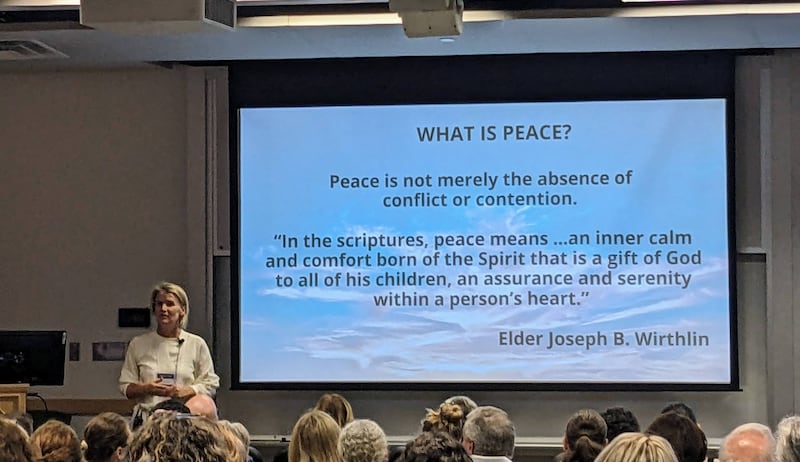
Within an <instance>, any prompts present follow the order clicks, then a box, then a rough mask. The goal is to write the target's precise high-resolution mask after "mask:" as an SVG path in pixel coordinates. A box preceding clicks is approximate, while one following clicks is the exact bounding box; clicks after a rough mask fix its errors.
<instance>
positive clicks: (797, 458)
mask: <svg viewBox="0 0 800 462" xmlns="http://www.w3.org/2000/svg"><path fill="white" fill-rule="evenodd" d="M775 444H776V448H775V459H776V460H777V461H778V462H800V416H796V415H792V416H788V417H784V418H783V419H781V421H780V422H779V423H778V426H777V427H776V428H775Z"/></svg>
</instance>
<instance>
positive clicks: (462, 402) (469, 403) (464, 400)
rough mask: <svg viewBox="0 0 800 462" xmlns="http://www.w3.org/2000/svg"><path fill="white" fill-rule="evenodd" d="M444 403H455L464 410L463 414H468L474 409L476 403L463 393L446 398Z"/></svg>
mask: <svg viewBox="0 0 800 462" xmlns="http://www.w3.org/2000/svg"><path fill="white" fill-rule="evenodd" d="M444 404H455V405H457V406H458V407H460V408H461V410H462V411H463V412H464V415H465V416H467V415H469V413H470V412H472V411H474V410H475V409H476V408H477V407H478V405H477V404H476V403H475V401H473V400H472V398H470V397H469V396H465V395H455V396H451V397H449V398H447V399H446V400H444Z"/></svg>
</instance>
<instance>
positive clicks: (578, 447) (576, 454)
mask: <svg viewBox="0 0 800 462" xmlns="http://www.w3.org/2000/svg"><path fill="white" fill-rule="evenodd" d="M606 443H608V440H607V439H606V421H605V420H603V417H602V416H601V415H600V414H599V413H598V412H597V411H595V410H593V409H581V410H580V411H578V412H576V413H575V414H573V415H572V417H570V419H569V421H567V428H566V430H565V432H564V458H563V460H564V462H593V461H594V459H595V458H596V457H597V456H598V455H599V454H600V451H602V450H603V448H604V447H605V445H606Z"/></svg>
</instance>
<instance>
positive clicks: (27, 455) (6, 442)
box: [0, 417, 38, 462]
mask: <svg viewBox="0 0 800 462" xmlns="http://www.w3.org/2000/svg"><path fill="white" fill-rule="evenodd" d="M37 456H38V454H37V453H36V450H35V449H34V448H33V446H31V444H30V442H29V441H28V435H27V434H26V433H25V430H23V429H22V427H20V426H19V425H17V423H16V422H14V421H13V420H8V419H4V418H2V417H0V460H7V461H14V462H35V461H36V460H37Z"/></svg>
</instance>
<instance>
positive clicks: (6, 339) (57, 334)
mask: <svg viewBox="0 0 800 462" xmlns="http://www.w3.org/2000/svg"><path fill="white" fill-rule="evenodd" d="M66 345H67V333H66V332H65V331H63V330H59V331H20V330H16V331H12V330H3V331H0V383H28V384H30V385H64V359H65V352H66V351H65V350H66Z"/></svg>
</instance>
